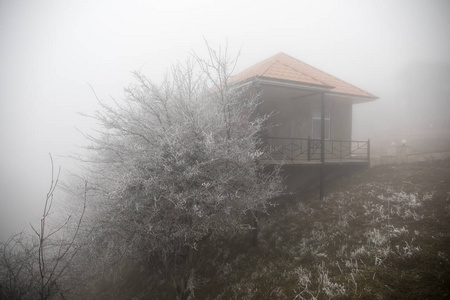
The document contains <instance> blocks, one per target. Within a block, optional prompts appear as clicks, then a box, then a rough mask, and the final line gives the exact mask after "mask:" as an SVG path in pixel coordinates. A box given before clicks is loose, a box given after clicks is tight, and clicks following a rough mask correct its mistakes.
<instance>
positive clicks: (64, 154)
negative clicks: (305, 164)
mask: <svg viewBox="0 0 450 300" xmlns="http://www.w3.org/2000/svg"><path fill="white" fill-rule="evenodd" d="M448 16H450V4H449V3H448V1H445V0H443V1H395V2H394V1H364V2H362V1H278V2H276V3H274V2H273V1H259V2H258V3H257V4H256V3H254V2H242V1H200V0H198V1H188V2H184V1H163V2H154V1H148V2H143V1H95V2H87V1H78V2H60V1H47V0H44V1H39V2H35V1H20V2H18V1H9V2H7V1H3V2H1V3H0V45H1V47H0V66H1V68H0V114H1V116H0V120H1V125H0V141H1V145H2V147H1V152H0V169H1V175H0V190H1V191H2V194H1V196H0V231H1V232H0V236H1V237H3V236H6V235H9V234H10V233H11V232H14V231H19V230H21V229H23V228H28V227H29V225H28V223H29V222H36V221H38V220H39V215H40V214H41V208H42V205H43V203H44V201H45V195H46V192H47V189H48V186H49V184H50V179H51V165H50V161H49V158H48V153H52V155H53V157H54V159H55V165H56V166H57V165H60V166H61V167H62V170H63V175H62V177H63V179H64V178H67V177H64V176H67V174H68V173H69V171H73V170H74V169H75V170H76V166H75V163H74V162H73V160H71V159H70V158H69V156H70V154H71V153H77V152H79V151H81V150H80V146H82V145H84V144H85V143H86V141H85V139H84V138H83V136H82V134H80V132H79V131H82V132H89V131H91V130H92V129H93V128H95V126H96V124H95V123H94V122H93V121H92V120H91V119H89V118H85V117H82V116H81V115H80V114H79V113H80V112H81V113H86V114H92V113H94V112H95V110H96V109H98V105H97V99H96V97H95V95H94V94H93V92H92V90H91V88H90V85H91V86H92V87H93V88H94V90H95V92H96V93H97V95H98V97H99V98H100V99H102V100H106V101H107V100H108V99H111V98H115V99H117V100H120V99H121V98H122V97H123V88H124V87H126V86H128V84H130V82H132V75H131V72H132V71H135V70H140V71H141V72H142V73H143V74H145V75H146V76H148V77H149V78H151V79H152V80H154V81H156V82H158V81H159V80H161V79H162V78H163V76H164V73H165V71H166V70H167V69H168V68H170V66H171V65H172V64H174V63H175V62H177V61H182V60H184V59H185V58H186V57H187V56H188V55H189V53H192V52H193V51H195V52H197V53H198V54H199V55H200V56H201V55H203V54H204V53H203V52H202V51H203V49H204V47H203V46H204V39H206V40H208V41H209V42H210V43H211V44H212V45H213V46H218V45H224V44H226V43H228V47H229V51H230V53H237V52H238V51H239V50H240V51H241V52H240V53H241V55H240V60H239V63H238V66H237V70H236V72H239V71H240V70H243V69H245V68H246V67H248V66H251V65H253V64H255V63H257V62H259V61H261V60H263V59H265V58H267V57H269V56H271V55H273V54H276V53H278V52H280V51H283V52H285V53H287V54H289V55H291V56H293V57H296V58H298V59H300V60H302V61H304V62H306V63H308V64H310V65H312V66H314V67H317V68H319V69H321V70H323V71H325V72H328V73H330V74H332V75H334V76H336V77H338V78H341V79H343V80H345V81H347V82H349V83H351V84H353V85H355V86H357V87H360V88H362V89H364V90H367V91H368V92H370V93H372V94H375V95H376V96H378V97H379V99H378V100H376V101H374V102H370V103H365V104H358V105H355V107H354V111H353V138H354V139H369V138H370V139H371V140H372V145H373V148H374V151H375V155H382V154H383V153H385V152H386V151H387V149H386V148H387V147H388V146H389V145H390V144H391V143H399V141H401V140H402V139H406V140H407V141H408V143H409V145H411V148H412V150H413V151H430V150H439V151H440V150H449V149H450V141H449V139H450V138H449V137H450V122H449V117H448V116H449V113H450V101H449V98H450V88H449V87H450V56H449V53H450V38H449V37H450V19H449V18H448ZM59 197H61V198H64V195H63V194H62V193H61V194H60V195H59Z"/></svg>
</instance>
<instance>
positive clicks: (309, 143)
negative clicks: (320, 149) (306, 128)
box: [307, 136, 311, 161]
mask: <svg viewBox="0 0 450 300" xmlns="http://www.w3.org/2000/svg"><path fill="white" fill-rule="evenodd" d="M307 147H308V161H310V160H311V137H310V136H308V144H307Z"/></svg>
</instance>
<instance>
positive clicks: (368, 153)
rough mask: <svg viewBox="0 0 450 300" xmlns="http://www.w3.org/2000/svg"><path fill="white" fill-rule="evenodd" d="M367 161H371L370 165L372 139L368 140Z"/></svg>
mask: <svg viewBox="0 0 450 300" xmlns="http://www.w3.org/2000/svg"><path fill="white" fill-rule="evenodd" d="M367 161H368V162H369V167H370V139H368V140H367Z"/></svg>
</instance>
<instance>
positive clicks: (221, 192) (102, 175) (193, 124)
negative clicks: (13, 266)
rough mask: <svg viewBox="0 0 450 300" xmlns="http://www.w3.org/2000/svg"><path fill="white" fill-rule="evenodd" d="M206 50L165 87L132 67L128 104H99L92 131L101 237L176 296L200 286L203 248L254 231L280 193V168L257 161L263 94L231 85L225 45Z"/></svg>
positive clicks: (178, 68) (92, 175)
mask: <svg viewBox="0 0 450 300" xmlns="http://www.w3.org/2000/svg"><path fill="white" fill-rule="evenodd" d="M207 49H208V58H207V59H202V58H200V57H198V56H196V55H193V56H192V57H191V58H190V59H188V60H187V62H186V63H185V64H178V65H177V66H175V67H174V68H172V70H171V72H170V73H169V74H168V75H167V76H166V79H165V80H164V81H163V82H162V83H161V84H159V85H158V84H155V83H153V82H152V81H150V80H149V79H147V78H146V77H145V76H144V75H142V74H140V73H135V74H134V76H135V79H136V83H135V84H133V85H131V86H129V87H128V88H127V89H125V98H124V100H123V101H120V102H119V101H116V102H115V103H114V105H107V104H105V103H104V102H102V101H100V103H101V105H102V109H101V110H100V111H98V112H97V113H96V115H95V116H94V117H95V118H96V119H97V120H98V121H99V122H100V124H101V126H102V127H101V130H100V131H99V132H98V134H97V135H96V136H90V137H89V138H90V140H91V145H90V146H89V147H88V148H89V149H90V155H89V157H88V158H87V161H89V163H88V168H87V169H88V171H89V175H88V178H89V179H88V180H89V181H90V186H91V187H92V189H91V190H90V196H89V198H93V199H95V200H94V207H95V210H94V212H93V213H92V214H91V216H90V218H92V220H93V222H94V225H95V226H96V228H98V229H96V230H94V232H95V234H96V236H97V239H98V241H103V242H102V243H103V245H104V247H106V248H105V249H113V250H114V251H120V252H121V253H122V254H126V255H129V256H130V257H131V258H132V259H133V260H136V259H141V260H143V261H145V262H147V263H149V265H152V266H153V267H154V270H155V272H161V273H164V274H163V275H165V276H166V278H167V279H170V280H171V282H173V284H174V288H176V290H177V294H178V297H179V298H184V297H187V295H189V294H190V293H191V292H192V291H193V289H194V278H195V272H194V267H192V266H189V262H190V261H191V257H192V256H193V255H195V251H196V249H197V248H198V246H199V244H201V243H202V242H203V241H205V240H207V239H211V238H213V237H218V236H224V235H225V236H226V235H227V234H230V233H235V232H239V231H241V230H249V229H252V223H251V218H249V216H252V215H253V216H255V213H256V212H265V211H266V208H267V206H268V205H269V204H270V200H271V199H273V198H274V197H276V196H277V195H279V194H280V192H281V181H280V178H279V176H278V172H277V171H271V172H268V171H267V170H264V167H263V166H262V165H261V164H259V159H260V157H261V155H262V154H263V152H262V151H261V143H260V140H259V135H260V133H261V132H262V131H263V130H264V123H265V122H264V121H265V120H266V119H267V116H265V115H258V113H257V107H258V104H259V100H260V95H258V94H257V93H255V92H254V91H256V89H254V88H253V87H252V86H250V85H239V84H232V83H230V82H231V81H230V78H231V77H230V76H231V73H232V72H233V69H234V66H235V64H236V59H229V57H228V53H227V51H226V49H219V50H218V51H214V50H213V49H212V48H211V47H209V46H208V45H207ZM180 265H183V271H182V275H181V276H179V275H177V276H178V277H177V276H174V275H173V274H175V273H176V272H175V271H174V270H175V269H177V268H178V267H179V266H180ZM186 266H188V267H187V268H186ZM177 274H179V273H177Z"/></svg>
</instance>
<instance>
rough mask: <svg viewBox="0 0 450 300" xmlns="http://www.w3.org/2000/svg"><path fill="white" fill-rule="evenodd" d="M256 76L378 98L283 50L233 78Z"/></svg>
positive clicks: (240, 79) (241, 79)
mask: <svg viewBox="0 0 450 300" xmlns="http://www.w3.org/2000/svg"><path fill="white" fill-rule="evenodd" d="M255 77H257V78H259V79H274V80H281V81H288V82H293V83H300V84H306V85H313V86H319V87H323V88H331V90H330V92H332V93H337V94H345V95H352V96H360V97H364V98H372V99H377V97H376V96H375V95H372V94H370V93H368V92H366V91H364V90H362V89H360V88H357V87H356V86H353V85H351V84H349V83H347V82H345V81H343V80H341V79H339V78H336V77H334V76H332V75H330V74H328V73H325V72H323V71H321V70H319V69H316V68H314V67H312V66H310V65H308V64H306V63H304V62H302V61H300V60H298V59H295V58H293V57H292V56H289V55H287V54H285V53H283V52H280V53H278V54H276V55H274V56H271V57H269V58H267V59H265V60H263V61H261V62H259V63H257V64H256V65H253V66H251V67H249V68H247V69H246V70H244V71H242V72H240V73H239V74H237V75H236V76H234V77H233V79H232V80H233V81H234V82H238V81H246V80H248V79H251V78H255Z"/></svg>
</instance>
